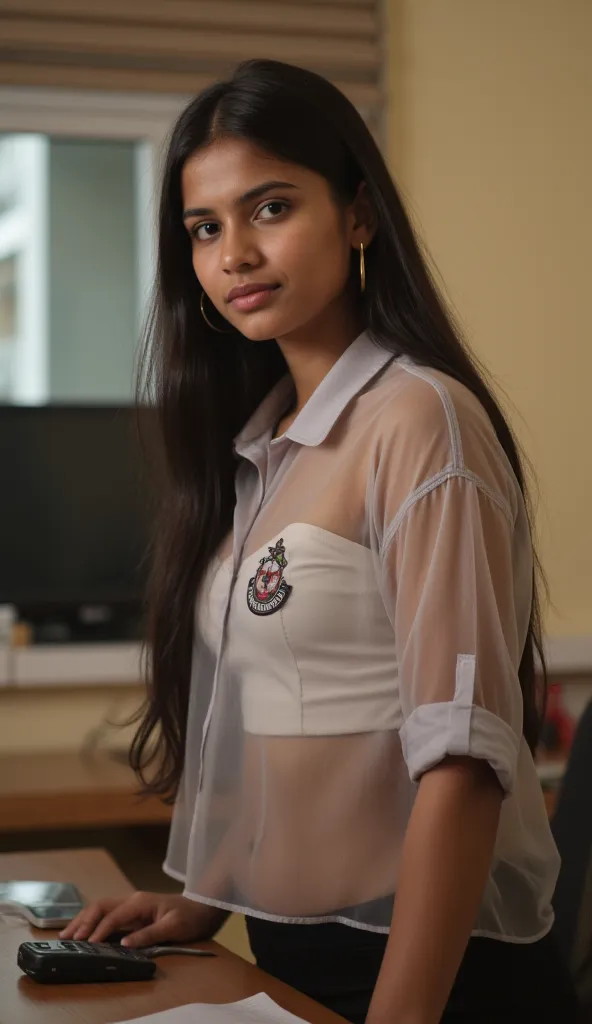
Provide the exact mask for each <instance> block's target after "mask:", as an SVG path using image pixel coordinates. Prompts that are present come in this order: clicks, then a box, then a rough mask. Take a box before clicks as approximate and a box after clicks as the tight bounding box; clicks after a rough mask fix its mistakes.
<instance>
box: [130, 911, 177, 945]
mask: <svg viewBox="0 0 592 1024" xmlns="http://www.w3.org/2000/svg"><path fill="white" fill-rule="evenodd" d="M175 926H176V927H175ZM176 930H178V923H177V915H176V914H175V911H174V910H169V912H168V913H167V914H164V915H163V917H161V918H160V919H159V920H158V921H154V922H153V923H152V924H149V925H146V927H145V928H139V929H138V930H137V931H134V932H131V934H130V935H126V937H125V939H122V940H121V945H122V946H127V947H128V948H131V949H138V947H140V946H152V945H154V944H155V943H159V942H167V941H169V940H170V939H174V938H176Z"/></svg>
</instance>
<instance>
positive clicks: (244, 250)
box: [222, 230, 261, 274]
mask: <svg viewBox="0 0 592 1024" xmlns="http://www.w3.org/2000/svg"><path fill="white" fill-rule="evenodd" d="M260 263H261V254H260V253H259V251H258V250H257V247H256V246H255V245H254V244H253V241H252V239H251V237H250V235H249V233H248V232H244V231H240V230H226V232H225V233H224V238H223V244H222V269H223V270H224V271H225V272H226V273H227V274H233V273H236V272H237V271H241V270H246V269H252V268H253V267H257V266H259V264H260Z"/></svg>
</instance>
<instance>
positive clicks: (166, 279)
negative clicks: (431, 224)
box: [130, 60, 546, 798]
mask: <svg viewBox="0 0 592 1024" xmlns="http://www.w3.org/2000/svg"><path fill="white" fill-rule="evenodd" d="M229 136H230V137H237V138H241V139H247V140H249V141H251V142H253V143H254V144H256V145H257V146H258V147H259V148H261V149H263V150H264V151H266V152H268V153H270V154H273V155H275V156H277V157H279V158H280V159H284V160H286V161H288V162H291V163H295V164H299V165H300V166H303V167H306V168H308V169H310V170H312V171H315V172H316V173H318V174H320V175H322V176H323V177H324V178H325V179H326V180H327V181H328V182H329V184H330V186H331V188H332V191H333V194H334V195H335V196H336V197H338V198H339V199H342V200H343V201H344V202H351V201H352V200H353V198H354V197H355V195H356V193H357V190H358V188H359V186H360V184H361V183H362V182H365V183H366V187H367V189H368V194H369V197H370V199H371V202H372V204H373V207H374V211H375V215H376V223H377V230H376V234H375V237H374V239H373V241H372V245H371V246H370V247H369V249H368V253H367V263H366V266H367V278H366V279H367V287H366V291H365V293H364V308H363V315H364V319H365V326H366V328H367V329H368V331H369V332H370V334H371V335H372V336H373V338H374V339H375V340H376V341H377V342H378V343H379V344H380V345H382V346H384V347H385V348H387V349H389V350H391V351H393V352H396V353H397V354H402V353H405V354H407V355H409V356H411V357H412V358H413V359H414V360H416V361H417V362H419V363H421V364H423V365H425V366H428V367H432V368H433V369H436V370H441V371H443V372H444V373H447V374H449V375H450V376H451V377H454V378H455V379H456V380H458V381H460V382H461V383H462V384H464V385H466V387H467V388H469V389H470V391H472V392H473V394H475V395H476V396H477V398H478V399H479V400H480V402H481V403H482V405H483V406H484V407H485V409H486V411H487V413H488V414H489V417H490V419H491V422H492V424H493V427H494V429H495V432H496V434H497V437H498V439H499V442H500V444H501V446H502V448H503V449H504V451H505V453H506V455H507V457H508V459H509V461H510V463H511V465H512V468H513V470H514V473H515V475H516V477H517V479H518V482H519V484H520V487H521V489H522V491H523V493H524V494H525V497H526V493H525V492H526V485H525V479H524V472H523V466H522V461H521V458H520V455H519V451H518V447H517V444H516V441H515V439H514V437H513V434H512V431H511V430H510V427H509V425H508V423H507V422H506V419H505V418H504V415H503V414H502V411H501V409H500V407H499V405H498V404H497V402H496V400H495V398H494V397H493V394H492V392H491V389H490V388H489V387H488V386H487V384H486V380H485V376H484V373H483V371H482V370H481V369H480V368H479V367H478V364H477V362H476V360H475V359H474V357H472V356H471V355H470V354H469V351H468V349H467V347H466V346H465V345H464V344H463V343H462V341H461V339H460V336H459V332H458V331H457V329H456V328H455V326H454V324H453V322H452V319H451V317H450V315H449V313H448V312H447V310H446V307H445V304H444V302H443V301H442V299H441V297H440V295H439V294H438V291H437V289H436V287H435V285H434V282H433V280H432V278H431V275H430V273H429V271H428V268H427V265H426V262H425V260H424V258H423V257H422V254H421V250H420V247H419V245H418V242H417V240H416V238H415V236H414V233H413V230H412V228H411V225H410V222H409V219H408V217H407V214H406V212H405V210H404V207H403V205H402V202H401V199H400V197H399V195H398V192H397V189H396V187H395V185H394V183H393V181H392V178H391V176H390V174H389V171H388V169H387V167H386V164H385V162H384V160H383V157H382V155H381V153H380V150H379V148H378V146H377V144H376V142H375V141H374V139H373V137H372V135H371V133H370V131H369V130H368V128H367V127H366V125H365V123H364V121H363V119H362V117H361V116H360V115H359V114H358V112H357V111H356V109H355V108H354V107H353V106H352V104H351V103H350V102H349V101H348V100H347V99H346V98H345V96H343V94H342V93H341V92H339V90H338V89H336V88H335V87H334V86H332V85H331V84H330V83H329V82H327V81H326V80H325V79H323V78H321V77H319V76H318V75H315V74H312V73H311V72H308V71H304V70H302V69H301V68H297V67H292V66H290V65H287V64H282V63H278V62H276V61H269V60H253V61H248V62H247V63H244V64H242V65H241V66H240V67H239V68H238V69H237V70H236V72H235V73H234V75H233V76H232V78H230V79H229V80H228V81H225V82H220V83H218V84H215V85H213V86H211V87H210V88H208V89H206V90H205V91H204V92H202V93H201V95H199V96H198V97H197V98H196V99H195V100H193V101H192V102H191V103H190V104H189V106H188V107H187V108H186V110H185V111H184V112H183V113H182V114H181V116H180V117H179V120H178V121H177V124H176V125H175V127H174V129H173V132H172V136H171V139H170V143H169V148H168V155H167V158H166V165H165V168H164V178H163V183H162V193H161V202H160V219H159V241H158V270H157V280H156V287H155V295H154V300H153V306H152V311H151V316H150V319H149V323H148V330H147V335H146V345H145V360H144V369H145V371H146V372H145V373H144V375H143V380H144V383H145V384H146V386H147V387H148V389H149V391H150V398H151V400H152V401H153V402H154V403H155V405H156V409H157V417H158V424H159V434H160V438H161V442H162V450H163V454H164V459H163V463H164V466H165V478H164V482H163V484H162V486H163V499H162V502H161V508H160V515H159V519H158V527H157V530H156V532H155V540H154V548H153V557H152V571H151V581H150V586H149V593H148V637H147V639H148V651H149V658H148V681H147V682H148V694H147V700H146V705H145V707H144V708H143V709H142V712H141V715H140V724H139V728H138V730H137V733H136V736H135V738H134V740H133V743H132V748H131V755H130V757H131V764H132V766H133V768H134V769H135V770H136V772H137V773H138V774H139V776H140V778H141V780H142V782H143V784H144V786H145V787H146V788H147V789H149V790H151V791H152V792H157V793H160V794H162V795H164V796H166V797H169V798H170V797H173V796H174V794H175V791H176V788H177V786H178V783H179V780H180V776H181V773H182V769H183V761H184V748H185V727H186V717H187V706H188V698H189V679H190V663H191V649H192V636H193V616H194V604H195V597H196V592H197V589H198V586H199V584H200V581H201V580H202V577H203V575H204V573H205V571H206V569H207V566H208V565H209V563H210V561H211V558H212V556H213V554H214V553H215V551H216V549H217V548H218V546H219V545H220V543H221V542H222V540H223V538H224V537H225V536H226V534H227V533H228V532H229V530H230V529H231V525H232V514H233V509H234V504H235V490H234V481H235V471H236V463H235V456H234V453H233V445H232V441H233V438H234V437H235V435H236V434H237V433H238V432H239V430H240V429H241V427H242V426H243V425H244V423H245V422H246V420H247V419H248V417H249V416H250V415H251V414H252V412H253V411H254V409H255V408H256V407H257V405H258V404H259V402H260V401H261V400H262V398H263V397H264V395H265V394H266V393H267V391H268V390H269V389H270V388H271V386H272V385H273V384H274V383H275V382H276V381H277V380H278V379H279V377H280V376H282V375H283V374H284V373H285V372H286V365H285V362H284V359H283V357H282V355H281V352H280V350H279V347H278V346H277V345H276V343H275V341H266V342H257V343H252V342H249V341H248V340H247V339H246V338H245V337H244V336H243V335H241V334H240V333H239V332H238V331H236V330H231V331H230V333H228V334H227V335H226V336H225V337H224V338H222V336H221V335H219V334H215V333H214V332H213V331H212V330H211V328H210V327H208V325H207V324H206V322H205V321H204V319H203V317H202V314H201V310H200V297H201V288H200V285H199V282H198V281H197V279H196V277H195V273H194V270H193V266H192V260H191V244H190V240H189V237H188V235H187V233H186V231H185V229H184V227H183V220H182V212H183V205H182V194H181V173H182V170H183V166H184V164H185V161H186V160H187V159H188V157H190V156H191V155H192V154H193V153H194V152H195V151H196V150H198V149H200V148H201V147H203V146H205V145H207V144H208V143H209V142H210V141H212V140H213V139H216V138H220V137H229ZM536 564H537V565H538V563H536ZM534 582H535V584H536V580H535V581H534ZM533 593H534V596H533V602H532V609H531V616H530V625H529V630H528V636H527V640H526V645H525V647H524V651H523V654H522V659H521V662H520V669H519V676H520V683H521V687H522V694H523V703H524V735H525V737H526V740H527V742H528V744H529V745H530V747H531V749H534V746H535V744H536V742H537V738H538V733H539V729H540V724H541V713H542V706H543V702H542V698H543V697H544V684H545V678H546V676H545V672H544V658H543V654H542V650H541V636H540V619H539V602H538V598H537V589H536V585H535V589H534V592H533ZM535 651H538V652H539V655H540V658H541V663H542V666H543V673H542V686H541V688H540V690H537V675H536V664H535ZM148 769H150V771H148ZM148 775H149V776H150V778H148Z"/></svg>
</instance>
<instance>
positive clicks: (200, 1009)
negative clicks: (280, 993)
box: [119, 992, 302, 1024]
mask: <svg viewBox="0 0 592 1024" xmlns="http://www.w3.org/2000/svg"><path fill="white" fill-rule="evenodd" d="M119 1024H302V1018H301V1017H295V1016H294V1014H293V1013H288V1011H287V1010H284V1009H282V1007H281V1006H278V1005H277V1003H274V1001H273V999H270V997H269V996H268V995H265V993H264V992H259V994H258V995H256V996H251V997H250V999H241V1001H240V1002H239V1003H187V1004H186V1005H185V1006H177V1007H175V1009H173V1010H163V1011H162V1012H161V1013H151V1014H149V1015H148V1016H147V1017H136V1018H135V1019H134V1020H123V1021H119Z"/></svg>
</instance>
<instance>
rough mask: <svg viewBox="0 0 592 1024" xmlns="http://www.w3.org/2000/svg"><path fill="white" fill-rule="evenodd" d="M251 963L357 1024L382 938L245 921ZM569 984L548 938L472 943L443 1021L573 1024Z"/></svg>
mask: <svg viewBox="0 0 592 1024" xmlns="http://www.w3.org/2000/svg"><path fill="white" fill-rule="evenodd" d="M247 927H248V931H249V939H250V942H251V949H252V952H253V956H254V957H255V960H256V961H257V965H258V966H259V967H260V968H261V969H262V970H264V971H267V973H268V974H272V975H273V976H274V977H276V978H279V979H281V981H285V982H286V983H287V984H288V985H292V987H293V988H296V989H298V990H299V991H300V992H304V993H305V994H306V995H308V996H310V997H311V998H312V999H316V1000H317V1002H319V1003H322V1004H323V1006H326V1007H328V1008H329V1009H330V1010H333V1011H334V1012H335V1013H338V1014H340V1016H342V1017H345V1019H346V1020H349V1021H351V1022H352V1024H363V1022H364V1021H365V1019H366V1014H367V1012H368V1007H369V1004H370V1000H371V998H372V992H373V990H374V986H375V984H376V979H377V977H378V972H379V970H380V965H381V962H382V957H383V954H384V949H385V946H386V940H387V936H386V935H380V934H376V933H375V932H368V931H362V930H360V929H358V928H351V927H349V926H347V925H341V924H319V925H314V924H313V925H306V924H296V925H294V924H276V923H275V922H270V921H262V920H259V919H258V918H254V917H248V918H247ZM576 1019H577V1007H576V999H575V995H574V991H573V988H572V984H571V979H570V977H569V975H568V972H567V969H566V967H565V966H564V964H563V961H562V960H561V957H560V955H559V951H558V949H557V946H556V944H555V940H554V938H553V936H552V935H547V936H545V938H543V939H540V940H539V941H538V942H534V943H530V944H524V943H521V944H517V943H509V942H500V941H498V940H495V939H481V938H473V939H471V941H470V943H469V946H468V948H467V951H466V954H465V956H464V959H463V962H462V964H461V968H460V970H459V972H458V975H457V977H456V981H455V983H454V987H453V990H452V993H451V995H450V999H449V1001H448V1004H447V1006H446V1011H445V1013H444V1016H443V1017H442V1024H514V1022H515V1024H574V1022H575V1021H576Z"/></svg>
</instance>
